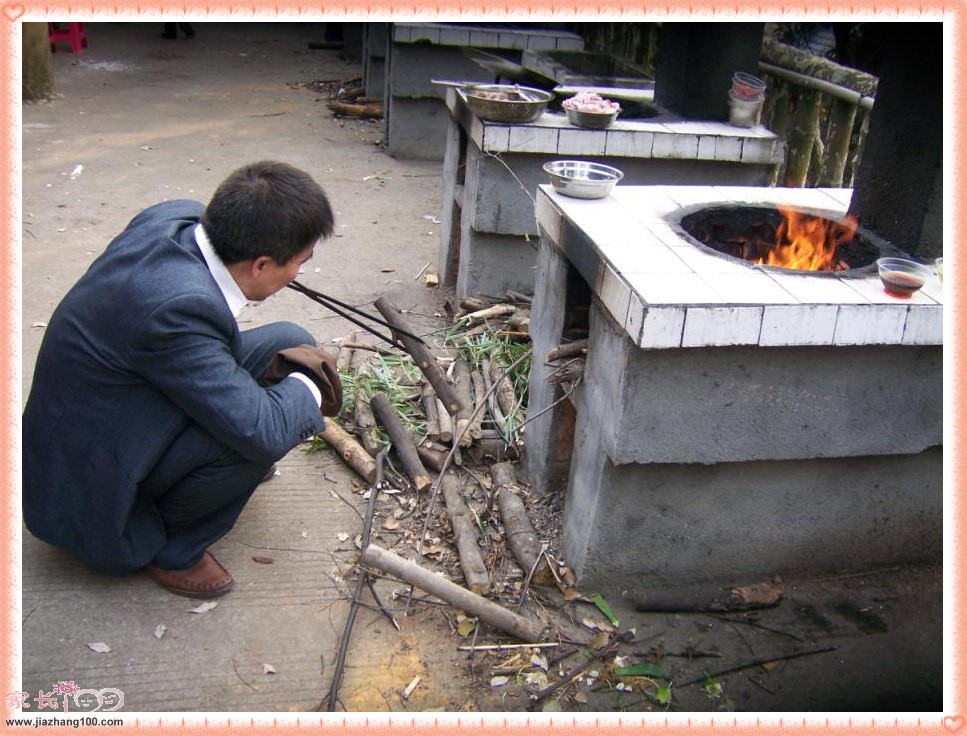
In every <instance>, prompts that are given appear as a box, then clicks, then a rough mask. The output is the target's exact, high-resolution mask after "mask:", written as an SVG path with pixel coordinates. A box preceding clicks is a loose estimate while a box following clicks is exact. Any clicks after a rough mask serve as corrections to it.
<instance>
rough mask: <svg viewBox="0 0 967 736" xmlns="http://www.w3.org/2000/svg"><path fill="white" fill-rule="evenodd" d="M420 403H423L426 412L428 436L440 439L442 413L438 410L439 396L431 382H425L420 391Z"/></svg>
mask: <svg viewBox="0 0 967 736" xmlns="http://www.w3.org/2000/svg"><path fill="white" fill-rule="evenodd" d="M420 403H422V404H423V413H424V414H426V436H427V437H428V438H429V439H431V440H438V439H440V415H439V413H438V412H437V398H436V394H435V393H434V392H433V387H432V386H431V385H430V384H429V383H424V384H423V388H422V390H421V391H420Z"/></svg>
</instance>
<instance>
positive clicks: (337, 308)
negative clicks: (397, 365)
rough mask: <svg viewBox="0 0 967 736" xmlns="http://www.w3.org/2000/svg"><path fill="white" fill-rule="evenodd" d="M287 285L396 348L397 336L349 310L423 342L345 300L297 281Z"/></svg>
mask: <svg viewBox="0 0 967 736" xmlns="http://www.w3.org/2000/svg"><path fill="white" fill-rule="evenodd" d="M287 286H288V287H289V288H290V289H292V290H293V291H297V292H299V293H300V294H304V295H305V296H307V297H309V298H310V299H312V301H314V302H316V303H317V304H321V305H322V306H324V307H325V308H326V309H328V310H329V311H330V312H334V313H335V314H338V315H339V316H340V317H342V318H344V319H348V320H349V321H350V322H352V323H353V324H354V325H357V326H358V327H362V328H363V329H364V330H366V332H369V333H370V334H372V335H376V337H378V338H379V339H380V340H385V341H386V342H388V343H389V344H390V345H395V346H396V347H398V348H403V345H402V344H401V343H400V340H399V338H397V337H392V336H387V335H384V334H383V333H381V332H379V331H378V330H375V329H373V328H372V327H370V326H369V325H367V324H364V323H363V322H361V321H360V320H359V319H357V318H356V317H353V316H352V315H351V314H349V312H351V313H352V314H355V315H359V316H360V317H365V318H366V319H368V320H370V321H372V322H375V323H377V324H379V325H382V326H383V327H388V328H389V329H390V330H391V332H394V333H398V334H400V335H405V336H406V337H408V338H410V339H411V340H416V341H418V342H421V343H422V342H424V340H423V338H422V337H420V336H419V335H414V334H413V333H412V332H407V331H406V330H403V329H401V328H399V327H394V326H393V325H391V324H390V323H389V322H384V321H383V320H381V319H380V318H379V317H374V316H373V315H371V314H369V313H368V312H364V311H362V310H361V309H357V308H356V307H354V306H352V305H349V304H346V303H345V302H341V301H339V300H338V299H334V298H333V297H331V296H326V295H325V294H322V293H320V292H318V291H316V290H315V289H310V288H309V287H308V286H303V285H302V284H300V283H299V282H298V281H291V282H289V283H288V284H287ZM344 310H345V311H344ZM403 349H405V348H403Z"/></svg>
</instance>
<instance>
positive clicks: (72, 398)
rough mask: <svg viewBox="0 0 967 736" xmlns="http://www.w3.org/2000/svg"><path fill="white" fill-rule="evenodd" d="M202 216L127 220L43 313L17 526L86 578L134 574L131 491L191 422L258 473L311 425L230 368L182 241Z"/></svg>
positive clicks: (218, 307) (298, 388) (280, 387)
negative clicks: (95, 573) (70, 559)
mask: <svg viewBox="0 0 967 736" xmlns="http://www.w3.org/2000/svg"><path fill="white" fill-rule="evenodd" d="M203 209H204V208H203V205H201V204H200V203H198V202H193V201H189V200H178V201H172V202H166V203H163V204H160V205H156V206H154V207H151V208H149V209H147V210H145V211H144V212H142V213H141V214H140V215H138V216H137V217H136V218H135V219H134V220H132V221H131V223H130V224H129V225H128V227H127V228H126V229H125V230H124V232H122V233H121V234H120V235H119V236H118V237H117V238H115V239H114V241H112V242H111V244H110V245H109V246H108V248H107V250H106V251H105V252H104V253H103V254H102V255H101V256H100V257H99V258H98V259H97V260H96V261H94V263H93V264H92V265H91V267H90V269H89V270H88V271H87V273H85V274H84V276H82V277H81V279H80V280H79V281H78V282H77V284H76V285H75V286H74V287H73V288H72V289H71V290H70V292H69V293H68V294H67V295H66V297H65V298H64V300H63V301H62V302H61V303H60V305H59V306H58V307H57V309H56V310H55V311H54V314H53V315H52V316H51V318H50V320H49V322H48V325H47V329H46V332H45V335H44V339H43V342H42V344H41V348H40V352H39V354H38V357H37V363H36V368H35V370H34V375H33V382H32V384H31V389H30V394H29V397H28V400H27V404H26V406H25V408H24V413H23V510H24V518H25V521H26V524H27V528H28V529H29V530H30V531H31V532H32V533H33V534H35V535H36V536H37V537H39V538H41V539H43V540H45V541H47V542H49V543H51V544H54V545H56V546H58V547H61V548H64V549H67V550H69V551H71V552H73V553H74V554H75V555H76V556H77V557H78V558H79V559H80V560H81V561H82V562H84V563H86V564H88V565H89V566H91V567H93V568H95V569H100V570H103V571H108V572H122V571H125V570H133V569H137V568H140V567H142V566H143V565H145V564H146V563H148V562H150V561H151V559H152V558H153V557H154V555H155V554H157V552H158V551H159V550H160V549H161V547H162V546H163V545H164V541H165V537H164V526H163V524H162V523H161V519H160V517H159V516H158V513H157V511H156V510H155V509H154V506H153V504H152V503H151V502H150V501H149V500H146V499H141V498H139V497H138V494H137V491H138V484H139V482H141V481H142V480H143V479H144V478H145V476H146V475H147V474H148V473H149V472H150V471H151V469H152V467H153V466H154V465H155V463H156V462H157V461H158V459H159V457H161V456H162V455H163V454H164V452H165V451H166V450H167V448H168V447H169V446H170V445H171V443H172V442H173V440H174V439H175V438H176V437H177V436H178V435H179V434H180V433H181V432H182V431H183V430H184V429H185V428H186V427H187V426H188V425H189V423H190V422H195V423H197V424H198V425H200V426H201V427H203V428H204V429H205V430H206V431H207V432H208V433H209V434H211V435H212V436H213V437H214V438H216V439H217V440H218V441H220V442H221V443H223V444H225V445H227V446H228V447H230V448H232V449H233V450H235V451H236V452H237V453H238V454H239V455H241V456H242V457H244V458H248V459H250V460H253V461H261V462H264V463H265V464H266V465H268V464H270V463H272V462H274V461H276V460H278V459H279V458H281V457H282V456H283V455H285V454H286V452H288V451H289V450H290V449H291V448H292V447H294V446H295V445H297V444H298V443H299V442H300V441H301V440H303V439H305V438H307V437H309V436H311V435H312V434H314V433H316V432H319V431H321V430H322V429H323V426H324V425H323V420H322V415H321V413H320V411H319V407H318V406H317V405H316V404H315V402H314V401H313V398H312V395H311V394H310V392H309V391H307V390H306V388H305V386H304V385H302V384H301V383H299V382H298V381H281V382H279V383H277V384H275V385H274V386H272V387H270V388H265V387H263V386H260V385H259V384H258V383H257V382H256V380H255V379H254V378H253V377H252V376H251V375H250V374H249V373H248V372H247V371H246V370H244V369H243V368H241V367H240V366H239V350H240V343H239V330H238V325H237V323H236V320H235V318H234V316H233V315H232V313H231V311H230V310H229V307H228V305H227V303H226V301H225V299H224V297H223V296H222V293H221V291H219V289H218V286H217V285H216V283H215V280H214V278H213V277H212V275H211V272H210V271H209V269H208V266H207V264H206V263H205V259H204V257H203V256H202V254H201V251H200V250H199V248H198V246H197V245H196V243H195V239H194V236H193V230H194V228H195V225H196V224H197V223H198V220H199V217H200V216H201V214H202V212H203ZM136 515H137V516H139V517H140V518H139V519H138V522H139V523H137V524H135V525H134V526H135V527H136V528H138V529H139V533H138V534H136V535H133V534H131V533H130V532H129V530H128V524H129V521H130V519H131V518H132V517H134V516H136ZM146 529H147V530H150V531H149V532H147V533H146V532H145V530H146Z"/></svg>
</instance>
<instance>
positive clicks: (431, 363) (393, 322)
mask: <svg viewBox="0 0 967 736" xmlns="http://www.w3.org/2000/svg"><path fill="white" fill-rule="evenodd" d="M373 306H375V307H376V309H377V310H378V311H379V313H380V314H381V315H383V319H385V320H386V322H387V323H389V325H390V327H391V328H393V331H394V332H395V335H396V338H397V339H398V340H399V341H400V343H402V345H403V347H404V348H405V349H406V352H407V353H409V354H410V356H411V357H412V358H413V362H414V363H415V364H416V367H417V368H419V369H420V371H421V372H422V373H423V375H424V376H425V377H426V380H427V381H429V382H430V385H431V386H433V390H434V391H436V395H437V396H438V397H439V399H440V401H442V402H443V405H444V406H445V407H446V408H447V411H448V412H450V413H451V414H453V413H455V412H456V411H457V410H458V409H459V408H460V400H459V398H458V397H457V395H456V393H455V392H454V391H453V387H452V386H451V385H450V382H449V381H448V380H447V377H446V374H445V373H444V372H443V370H442V369H441V368H440V366H439V364H438V363H437V361H436V358H434V357H433V355H432V354H431V353H430V350H429V348H427V346H426V343H424V342H422V341H420V340H417V339H414V338H412V337H408V336H407V335H406V334H405V333H410V334H413V330H411V329H410V328H409V325H407V323H406V320H404V319H403V315H402V313H401V312H400V310H399V309H397V308H396V307H395V306H394V305H393V303H392V302H390V300H389V299H387V298H386V297H385V296H381V297H379V299H377V300H376V301H375V302H373Z"/></svg>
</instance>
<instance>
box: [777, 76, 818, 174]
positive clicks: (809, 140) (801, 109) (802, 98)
mask: <svg viewBox="0 0 967 736" xmlns="http://www.w3.org/2000/svg"><path fill="white" fill-rule="evenodd" d="M820 98H821V95H820V93H819V92H817V91H816V90H812V89H804V90H802V92H801V93H800V95H799V99H798V100H797V102H796V115H795V120H794V122H793V126H792V133H791V134H790V136H789V148H788V151H787V154H786V176H785V186H787V187H802V186H805V184H806V177H807V175H808V173H809V163H810V161H811V160H812V154H813V148H814V145H815V142H816V136H818V135H819V103H820Z"/></svg>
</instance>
